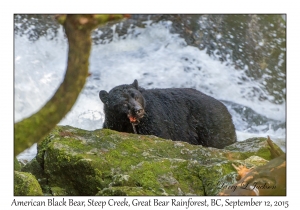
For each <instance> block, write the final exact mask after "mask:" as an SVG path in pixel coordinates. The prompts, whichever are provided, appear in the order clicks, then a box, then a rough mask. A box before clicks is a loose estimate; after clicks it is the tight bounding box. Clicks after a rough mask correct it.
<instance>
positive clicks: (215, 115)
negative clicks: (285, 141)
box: [99, 80, 236, 148]
mask: <svg viewBox="0 0 300 210" xmlns="http://www.w3.org/2000/svg"><path fill="white" fill-rule="evenodd" d="M99 97H100V99H101V101H102V102H103V103H104V113H105V121H104V124H103V128H108V129H112V130H116V131H120V132H127V133H134V132H136V133H138V134H145V135H155V136H158V137H161V138H165V139H172V140H173V141H185V142H188V143H190V144H197V145H198V144H200V145H203V146H206V147H215V148H224V147H225V146H227V145H230V144H232V143H234V142H236V133H235V128H234V125H233V123H232V119H231V115H230V114H229V112H228V110H227V108H226V107H225V105H223V104H222V103H221V102H220V101H218V100H216V99H214V98H212V97H210V96H208V95H205V94H203V93H201V92H199V91H197V90H195V89H191V88H168V89H148V90H146V89H144V88H141V87H139V86H138V82H137V80H134V82H133V83H132V84H130V85H120V86H117V87H115V88H113V89H112V90H110V91H109V93H108V92H106V91H105V90H101V91H100V93H99Z"/></svg>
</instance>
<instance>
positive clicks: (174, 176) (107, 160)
mask: <svg viewBox="0 0 300 210" xmlns="http://www.w3.org/2000/svg"><path fill="white" fill-rule="evenodd" d="M252 156H258V157H259V158H260V159H261V160H264V161H265V163H266V162H268V161H267V160H270V159H271V155H270V151H269V147H268V144H267V142H266V139H265V138H252V139H249V140H246V141H245V144H243V143H241V142H237V143H235V144H233V145H231V146H228V147H226V148H225V149H216V148H207V147H203V146H201V145H191V144H188V143H185V142H180V141H171V140H166V139H161V138H158V137H155V136H145V135H136V134H129V133H121V132H116V131H112V130H107V129H100V130H95V131H85V130H82V129H78V128H73V127H70V126H57V127H56V128H55V129H54V130H53V131H52V132H50V133H49V134H48V136H46V138H45V139H44V140H43V141H42V142H41V143H40V144H38V154H37V158H36V160H37V162H38V164H39V165H40V166H41V168H42V169H43V170H44V172H43V173H44V175H45V177H47V186H46V187H45V189H50V191H51V192H52V195H216V194H217V193H218V192H219V191H220V190H221V189H218V188H217V187H214V188H213V189H210V188H212V187H211V186H212V185H214V186H215V185H216V184H217V183H218V182H219V183H224V184H228V185H229V184H232V183H234V182H235V177H236V170H235V169H234V167H233V166H232V163H234V164H236V165H239V164H246V165H247V166H249V167H252V166H256V165H259V164H263V162H264V161H258V162H257V161H252V162H251V161H246V160H248V159H249V158H250V157H252ZM250 159H251V158H250ZM256 159H257V158H256ZM43 189H44V187H43ZM44 193H47V192H44Z"/></svg>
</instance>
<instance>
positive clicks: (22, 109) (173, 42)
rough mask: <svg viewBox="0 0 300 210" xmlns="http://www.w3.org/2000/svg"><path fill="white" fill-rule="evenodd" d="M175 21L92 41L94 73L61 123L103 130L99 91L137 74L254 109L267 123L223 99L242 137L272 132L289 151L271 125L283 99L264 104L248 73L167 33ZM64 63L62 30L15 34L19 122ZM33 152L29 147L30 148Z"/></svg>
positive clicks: (47, 93) (150, 84) (55, 82)
mask: <svg viewBox="0 0 300 210" xmlns="http://www.w3.org/2000/svg"><path fill="white" fill-rule="evenodd" d="M171 24H172V23H171V22H160V23H158V24H150V22H148V25H147V26H146V27H145V28H135V29H134V31H131V32H130V33H128V35H127V37H126V38H124V39H123V38H120V37H118V34H114V39H113V41H112V42H110V43H107V44H101V45H100V44H99V45H93V47H92V52H91V56H90V66H89V71H90V73H91V76H90V77H89V78H88V79H87V82H86V85H85V88H84V90H83V91H82V92H81V94H80V96H79V98H78V99H77V102H76V104H75V105H74V106H73V108H72V110H71V111H70V112H69V113H68V114H67V115H66V116H65V118H64V119H63V120H62V121H61V122H60V124H61V125H71V126H75V127H79V128H83V129H87V130H94V129H99V128H101V127H102V123H103V120H104V113H103V104H102V102H101V101H100V99H99V96H98V93H99V91H100V90H107V91H108V90H110V89H111V88H113V87H115V86H117V85H120V84H130V83H132V82H133V80H134V79H137V80H138V81H139V85H140V86H142V87H145V88H169V87H192V88H196V89H197V90H200V91H202V92H204V93H206V94H208V95H211V96H213V97H215V98H217V99H219V100H224V101H228V102H230V103H234V104H239V105H241V107H243V106H245V107H248V108H251V109H252V110H254V112H256V113H257V114H259V115H260V116H262V117H265V118H268V119H270V121H267V122H264V123H263V124H261V125H259V126H257V125H253V126H251V123H252V122H247V121H245V120H243V117H242V116H241V114H240V113H238V112H236V111H235V110H234V109H233V108H232V107H231V105H230V104H227V103H225V104H226V105H227V107H228V109H229V111H230V112H231V114H232V116H233V120H234V124H235V126H236V129H237V135H238V140H239V141H241V140H244V139H246V138H249V137H252V136H264V137H266V136H267V135H269V136H270V137H271V138H272V139H274V140H275V141H277V142H278V143H279V144H280V145H281V147H282V148H283V149H284V147H285V128H279V129H277V130H274V128H273V125H272V123H273V122H274V121H276V122H285V104H273V103H270V102H269V101H268V100H265V101H260V100H259V98H258V96H255V95H254V94H252V93H251V90H252V89H253V88H256V89H259V90H260V91H261V92H263V93H264V94H265V96H266V97H267V98H270V99H271V98H272V96H271V95H268V94H267V93H265V91H264V88H263V87H262V86H261V84H262V83H261V82H260V83H259V82H257V81H255V80H253V79H250V78H248V77H247V76H246V74H245V71H244V70H236V69H234V68H233V67H232V66H231V65H230V63H221V62H220V61H218V60H215V59H213V58H212V57H210V56H208V55H207V54H206V53H205V51H200V50H199V49H198V48H196V47H192V46H187V45H186V44H185V41H184V39H182V38H180V37H179V36H178V35H176V34H172V33H170V30H169V28H170V26H171ZM99 33H101V32H100V31H99ZM66 62H67V40H66V39H65V37H64V33H63V30H62V29H60V30H59V33H58V35H57V37H56V38H55V39H54V40H47V38H46V37H40V38H39V39H38V40H37V41H35V42H32V41H29V40H28V39H27V38H26V37H24V36H23V37H21V36H19V35H16V36H15V121H16V122H17V121H20V120H22V119H23V118H25V117H28V116H30V115H31V114H33V113H35V112H36V111H38V110H39V109H40V108H41V107H42V106H43V105H44V104H45V102H46V101H47V100H49V99H50V98H51V97H52V95H53V94H54V92H55V90H56V89H57V88H58V86H59V84H60V83H61V82H62V80H63V77H64V73H65V69H66ZM242 78H243V79H242ZM245 78H247V79H246V80H245ZM245 109H246V108H245ZM249 127H250V128H251V129H250V128H249ZM253 130H255V131H253ZM34 152H35V151H34V149H32V150H31V151H30V152H29V153H31V154H32V153H34ZM28 159H29V158H28Z"/></svg>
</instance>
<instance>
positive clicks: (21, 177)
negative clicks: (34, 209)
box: [14, 171, 43, 196]
mask: <svg viewBox="0 0 300 210" xmlns="http://www.w3.org/2000/svg"><path fill="white" fill-rule="evenodd" d="M14 195H15V196H18V195H30V196H35V195H43V193H42V189H41V186H40V185H39V183H38V181H37V180H36V178H35V177H34V176H33V175H32V174H30V173H27V172H18V171H15V172H14Z"/></svg>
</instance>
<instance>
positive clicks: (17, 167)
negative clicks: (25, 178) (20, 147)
mask: <svg viewBox="0 0 300 210" xmlns="http://www.w3.org/2000/svg"><path fill="white" fill-rule="evenodd" d="M14 170H15V171H21V164H20V162H19V161H18V159H17V158H14Z"/></svg>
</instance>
